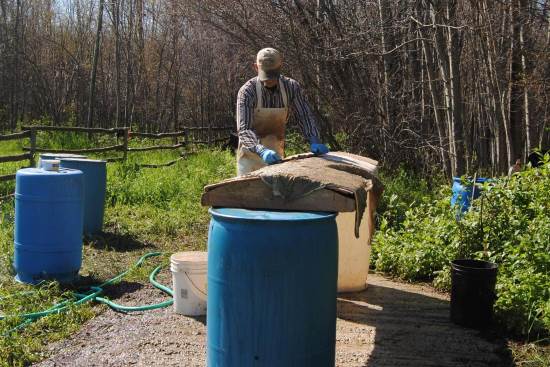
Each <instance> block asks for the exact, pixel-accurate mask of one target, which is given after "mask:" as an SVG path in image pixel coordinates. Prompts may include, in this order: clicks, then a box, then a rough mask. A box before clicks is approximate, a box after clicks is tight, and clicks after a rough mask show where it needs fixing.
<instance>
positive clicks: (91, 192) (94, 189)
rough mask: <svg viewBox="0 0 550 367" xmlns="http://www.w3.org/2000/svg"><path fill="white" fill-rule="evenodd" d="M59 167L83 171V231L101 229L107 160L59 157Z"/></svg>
mask: <svg viewBox="0 0 550 367" xmlns="http://www.w3.org/2000/svg"><path fill="white" fill-rule="evenodd" d="M60 162H61V163H60V167H62V168H72V169H77V170H80V171H82V172H83V173H84V233H85V234H95V233H98V232H101V230H102V229H103V217H104V212H105V192H106V189H107V162H105V161H101V160H94V159H77V158H61V159H60Z"/></svg>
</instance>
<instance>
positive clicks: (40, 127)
mask: <svg viewBox="0 0 550 367" xmlns="http://www.w3.org/2000/svg"><path fill="white" fill-rule="evenodd" d="M21 128H22V129H23V130H36V131H67V132H77V133H105V134H112V133H118V132H124V131H125V130H127V129H128V128H127V127H113V128H110V129H104V128H101V127H77V126H45V125H32V126H22V127H21Z"/></svg>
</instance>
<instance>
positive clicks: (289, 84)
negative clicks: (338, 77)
mask: <svg viewBox="0 0 550 367" xmlns="http://www.w3.org/2000/svg"><path fill="white" fill-rule="evenodd" d="M282 65H283V57H282V55H281V53H280V52H279V51H277V50H275V49H273V48H264V49H262V50H260V51H259V52H258V54H257V56H256V63H255V64H254V68H255V69H256V71H257V72H258V76H257V77H254V78H252V79H250V80H249V81H247V82H246V83H245V84H244V85H243V86H242V87H241V89H240V90H239V94H238V96H237V131H238V136H239V146H238V149H237V174H238V175H239V176H241V175H244V174H247V173H249V172H252V171H255V170H257V169H260V168H262V167H264V166H266V165H268V164H274V163H277V162H280V161H281V159H282V158H283V157H284V139H285V130H286V123H287V121H288V116H289V111H290V110H291V109H292V110H293V112H294V113H295V116H296V118H297V120H298V123H299V126H300V128H301V130H302V133H303V135H304V138H305V139H306V140H307V141H309V143H310V147H311V152H312V153H314V154H326V153H328V151H329V149H328V147H327V146H326V145H324V144H321V142H320V140H319V129H318V128H317V122H316V120H315V116H314V115H313V112H312V110H311V107H310V106H309V104H308V102H307V101H306V99H305V97H304V95H303V94H302V90H301V88H300V85H299V84H298V82H297V81H295V80H293V79H290V78H287V77H285V76H282V75H281V67H282Z"/></svg>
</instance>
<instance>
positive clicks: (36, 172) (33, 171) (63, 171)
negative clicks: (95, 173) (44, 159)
mask: <svg viewBox="0 0 550 367" xmlns="http://www.w3.org/2000/svg"><path fill="white" fill-rule="evenodd" d="M59 175H69V176H71V175H74V176H78V175H82V171H79V170H77V169H71V168H60V169H59V171H46V170H43V169H42V168H21V169H20V170H18V171H17V173H16V176H33V177H35V176H59Z"/></svg>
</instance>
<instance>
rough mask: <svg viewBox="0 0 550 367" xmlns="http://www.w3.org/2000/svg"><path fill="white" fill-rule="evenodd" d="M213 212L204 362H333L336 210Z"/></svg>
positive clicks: (219, 366)
mask: <svg viewBox="0 0 550 367" xmlns="http://www.w3.org/2000/svg"><path fill="white" fill-rule="evenodd" d="M210 213H211V214H212V220H211V222H210V231H209V238H208V303H207V320H208V322H207V328H208V333H207V339H208V341H207V355H208V356H207V360H208V366H210V367H226V366H228V367H229V366H239V367H248V366H262V367H271V366H273V367H275V366H276V367H281V366H285V367H291V366H296V367H308V366H315V367H323V366H334V357H335V354H334V352H335V340H336V283H337V278H338V232H337V229H336V221H335V216H336V215H335V214H334V213H321V212H277V211H274V212H271V211H254V210H246V209H229V208H221V209H211V210H210Z"/></svg>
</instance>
